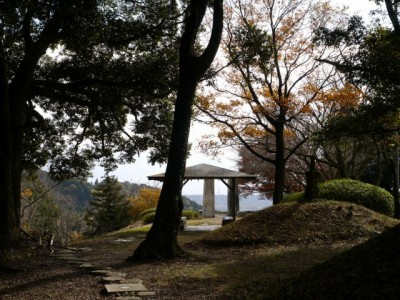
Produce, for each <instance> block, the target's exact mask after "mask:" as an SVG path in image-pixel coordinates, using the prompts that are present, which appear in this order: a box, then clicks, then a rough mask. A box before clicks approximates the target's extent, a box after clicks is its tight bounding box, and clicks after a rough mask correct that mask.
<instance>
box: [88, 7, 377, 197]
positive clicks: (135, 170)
mask: <svg viewBox="0 0 400 300" xmlns="http://www.w3.org/2000/svg"><path fill="white" fill-rule="evenodd" d="M330 2H331V3H336V4H338V5H346V6H348V7H349V10H350V11H351V12H354V13H358V14H361V15H362V16H363V17H364V18H367V17H368V13H369V11H370V10H373V9H376V8H377V6H376V4H375V3H374V2H373V1H368V0H331V1H330ZM205 130H208V129H207V128H204V126H200V125H198V124H194V125H193V126H192V128H191V132H190V138H189V140H190V142H191V143H192V144H193V147H192V152H191V153H192V155H191V156H190V158H189V159H188V160H187V163H186V165H187V166H193V165H196V164H200V163H207V164H211V165H215V166H218V167H222V168H227V169H232V170H237V167H236V162H235V158H236V157H235V154H233V153H225V155H224V156H223V157H219V158H218V161H217V160H213V159H212V158H210V157H207V156H206V155H204V154H202V153H200V152H199V150H198V149H197V148H196V144H197V143H198V141H199V139H200V138H201V136H202V134H203V132H204V131H205ZM165 167H166V165H161V166H160V165H155V166H151V165H150V164H148V163H147V155H146V153H143V154H142V155H141V156H140V157H139V158H138V159H137V161H136V163H135V164H127V165H121V166H120V167H119V168H118V169H117V170H116V171H115V172H113V173H112V174H114V175H116V176H117V177H118V179H119V181H129V182H134V183H144V184H149V185H153V186H158V187H161V186H160V184H159V183H158V182H154V181H149V180H148V179H147V176H149V175H153V174H158V173H164V172H165ZM93 175H94V176H93V178H92V179H91V180H94V179H95V178H98V179H99V180H100V179H101V177H102V176H103V175H104V172H103V170H102V169H101V168H99V167H98V168H95V169H94V171H93ZM202 193H203V181H198V180H192V181H189V182H188V183H187V184H186V185H185V186H184V188H183V195H194V194H202ZM215 194H217V195H218V194H227V188H226V186H225V185H224V184H223V183H221V182H215Z"/></svg>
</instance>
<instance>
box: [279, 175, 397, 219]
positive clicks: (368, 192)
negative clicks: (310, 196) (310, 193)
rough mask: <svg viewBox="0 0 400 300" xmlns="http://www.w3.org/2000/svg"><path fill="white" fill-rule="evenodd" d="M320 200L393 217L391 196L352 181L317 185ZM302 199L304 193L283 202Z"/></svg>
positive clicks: (337, 181)
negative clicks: (354, 206)
mask: <svg viewBox="0 0 400 300" xmlns="http://www.w3.org/2000/svg"><path fill="white" fill-rule="evenodd" d="M319 190H320V198H325V199H328V200H336V201H346V202H351V203H355V204H359V205H362V206H364V207H366V208H369V209H372V210H374V211H377V212H380V213H382V214H385V215H388V216H391V217H392V216H393V214H394V199H393V196H392V195H391V194H390V193H389V192H388V191H386V190H384V189H383V188H381V187H379V186H376V185H372V184H369V183H364V182H361V181H357V180H352V179H334V180H330V181H327V182H324V183H322V184H320V185H319ZM303 198H304V192H299V193H293V194H289V195H286V196H285V197H284V201H283V202H295V201H299V200H302V199H303Z"/></svg>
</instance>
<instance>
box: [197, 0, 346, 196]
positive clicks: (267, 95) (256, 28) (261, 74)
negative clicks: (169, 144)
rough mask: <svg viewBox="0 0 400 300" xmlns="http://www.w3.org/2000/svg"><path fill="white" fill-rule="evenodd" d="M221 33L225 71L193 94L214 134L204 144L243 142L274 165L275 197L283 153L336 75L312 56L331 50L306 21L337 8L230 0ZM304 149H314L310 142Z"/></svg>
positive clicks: (325, 19)
mask: <svg viewBox="0 0 400 300" xmlns="http://www.w3.org/2000/svg"><path fill="white" fill-rule="evenodd" d="M229 11H230V12H231V14H230V15H229V16H228V18H227V20H226V28H227V34H226V37H225V39H224V46H225V50H226V60H227V61H228V64H227V66H226V68H225V78H224V80H223V81H222V80H221V82H222V83H220V84H218V82H216V83H213V84H214V86H215V90H216V91H217V93H216V94H210V95H207V96H202V97H199V99H198V102H197V107H198V108H199V109H200V111H201V112H202V113H203V116H205V117H204V118H203V120H202V121H203V122H206V123H208V124H212V125H214V126H215V127H216V128H217V130H218V136H217V138H216V139H213V140H212V141H211V143H210V142H209V141H207V142H205V143H204V144H205V147H204V148H207V149H212V148H213V147H212V146H214V145H216V146H217V147H220V146H223V147H231V148H235V149H240V148H241V147H242V146H244V147H246V149H247V150H248V151H249V152H251V153H252V154H253V155H254V156H256V157H258V158H259V159H260V160H262V161H265V162H267V163H268V164H271V165H273V167H274V171H273V174H274V175H273V176H274V178H273V179H272V181H273V183H274V189H273V203H274V204H277V203H279V202H280V201H281V200H282V197H283V191H284V186H285V168H286V166H287V162H288V160H289V159H290V158H291V157H292V156H293V155H294V154H295V153H296V151H297V150H298V149H299V148H300V147H301V146H302V145H304V144H305V143H306V142H307V141H308V139H309V135H308V133H309V132H304V131H303V130H302V129H303V128H302V126H301V123H302V122H307V119H309V118H310V112H311V111H312V109H313V103H314V102H315V101H316V97H317V95H318V93H319V92H320V91H322V90H324V89H326V88H327V87H329V86H330V85H331V84H332V83H333V82H335V80H336V79H337V77H335V71H334V68H330V67H325V66H324V64H323V63H322V62H318V61H317V60H315V58H318V57H322V56H323V55H328V56H331V57H334V56H335V55H336V54H335V53H334V52H332V51H328V48H327V47H317V46H315V45H314V43H313V41H312V37H313V31H312V30H313V28H318V27H319V26H321V25H322V24H330V23H335V24H336V23H340V22H342V21H343V20H342V15H341V13H340V12H338V11H336V10H335V9H334V8H332V7H331V6H330V5H329V4H327V3H322V2H321V3H316V2H315V1H304V0H294V1H278V2H277V1H260V2H258V1H257V2H252V1H245V0H243V1H231V2H230V3H229ZM309 148H310V150H309V152H311V153H307V154H308V155H311V154H313V153H312V151H313V147H309Z"/></svg>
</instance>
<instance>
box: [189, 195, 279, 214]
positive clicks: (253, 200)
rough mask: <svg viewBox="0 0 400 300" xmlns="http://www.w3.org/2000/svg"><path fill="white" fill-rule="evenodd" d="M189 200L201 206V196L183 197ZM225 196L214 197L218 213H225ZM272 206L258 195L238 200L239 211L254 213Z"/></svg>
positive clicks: (270, 202)
mask: <svg viewBox="0 0 400 300" xmlns="http://www.w3.org/2000/svg"><path fill="white" fill-rule="evenodd" d="M185 196H186V197H188V198H189V199H190V200H192V201H195V202H196V203H198V204H200V205H203V195H185ZM227 201H228V200H227V195H215V209H216V210H218V211H222V212H226V211H227V207H228V205H227ZM271 205H272V200H265V199H260V198H259V196H258V195H251V196H247V197H246V198H244V197H242V196H241V197H240V198H239V208H240V211H255V210H260V209H264V208H266V207H269V206H271Z"/></svg>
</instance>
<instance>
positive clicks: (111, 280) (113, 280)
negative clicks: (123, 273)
mask: <svg viewBox="0 0 400 300" xmlns="http://www.w3.org/2000/svg"><path fill="white" fill-rule="evenodd" d="M123 279H124V278H123V277H120V276H107V277H103V278H102V279H101V280H102V281H103V282H105V283H116V282H117V283H121V280H123Z"/></svg>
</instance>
